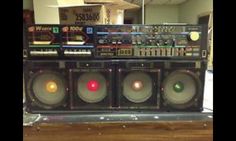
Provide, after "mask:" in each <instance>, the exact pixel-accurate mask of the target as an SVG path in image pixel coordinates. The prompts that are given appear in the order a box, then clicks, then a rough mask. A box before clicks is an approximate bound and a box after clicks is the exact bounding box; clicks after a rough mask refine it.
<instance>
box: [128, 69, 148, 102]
mask: <svg viewBox="0 0 236 141" xmlns="http://www.w3.org/2000/svg"><path fill="white" fill-rule="evenodd" d="M123 95H124V96H125V97H126V98H127V99H128V100H129V101H131V102H134V103H141V102H144V101H146V100H147V99H149V98H150V97H151V95H152V79H151V78H150V76H149V75H148V74H146V73H144V72H132V73H129V74H128V75H127V76H126V77H125V78H124V81H123Z"/></svg>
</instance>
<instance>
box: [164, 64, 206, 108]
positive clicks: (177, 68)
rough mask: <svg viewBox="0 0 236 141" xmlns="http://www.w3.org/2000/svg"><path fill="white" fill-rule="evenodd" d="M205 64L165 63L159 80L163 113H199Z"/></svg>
mask: <svg viewBox="0 0 236 141" xmlns="http://www.w3.org/2000/svg"><path fill="white" fill-rule="evenodd" d="M205 68H206V63H205V62H203V61H188V62H185V61H178V62H177V61H176V62H173V61H172V62H170V61H169V62H166V63H165V67H164V69H163V75H162V80H161V100H162V102H161V103H162V105H161V106H162V110H164V111H201V110H202V101H203V92H204V91H203V88H204V79H205Z"/></svg>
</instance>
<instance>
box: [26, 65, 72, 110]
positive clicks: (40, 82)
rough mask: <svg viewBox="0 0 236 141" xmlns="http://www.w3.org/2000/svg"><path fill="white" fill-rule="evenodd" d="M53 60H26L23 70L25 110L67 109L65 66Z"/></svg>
mask: <svg viewBox="0 0 236 141" xmlns="http://www.w3.org/2000/svg"><path fill="white" fill-rule="evenodd" d="M59 64H60V62H55V61H48V62H47V61H28V62H27V64H26V66H27V67H26V68H25V70H24V76H25V89H26V101H27V111H30V112H33V113H34V112H36V113H37V112H39V113H42V112H51V111H61V110H67V109H68V108H69V107H68V106H69V105H68V102H67V101H68V80H67V74H66V70H65V68H63V67H61V66H60V65H59Z"/></svg>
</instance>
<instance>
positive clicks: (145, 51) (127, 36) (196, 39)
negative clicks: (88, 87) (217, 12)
mask: <svg viewBox="0 0 236 141" xmlns="http://www.w3.org/2000/svg"><path fill="white" fill-rule="evenodd" d="M28 45H29V46H28V52H29V54H30V57H32V56H40V57H59V58H68V57H69V58H71V57H80V58H83V57H91V58H170V59H172V58H173V59H206V58H207V26H204V25H94V26H86V25H33V26H29V27H28Z"/></svg>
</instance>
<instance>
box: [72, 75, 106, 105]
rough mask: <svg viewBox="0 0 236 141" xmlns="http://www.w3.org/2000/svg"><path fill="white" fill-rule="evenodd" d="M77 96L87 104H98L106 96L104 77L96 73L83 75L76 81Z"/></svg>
mask: <svg viewBox="0 0 236 141" xmlns="http://www.w3.org/2000/svg"><path fill="white" fill-rule="evenodd" d="M77 94H78V96H79V97H80V98H81V99H82V100H83V101H84V102H87V103H98V102H100V101H102V100H103V99H104V98H105V97H106V96H107V84H106V79H105V78H104V76H103V75H102V74H100V73H98V72H86V73H83V74H82V75H81V76H80V77H79V78H78V81H77Z"/></svg>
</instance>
